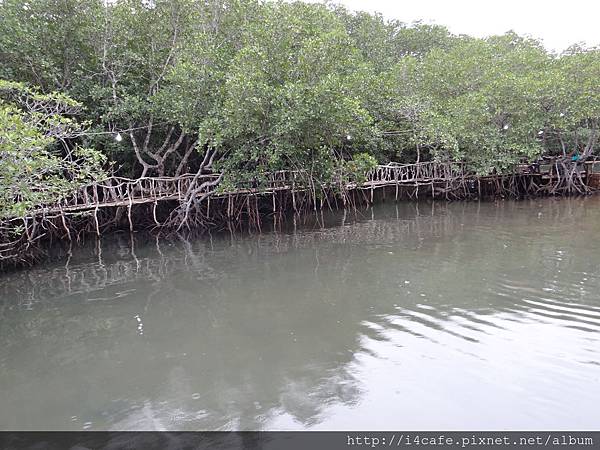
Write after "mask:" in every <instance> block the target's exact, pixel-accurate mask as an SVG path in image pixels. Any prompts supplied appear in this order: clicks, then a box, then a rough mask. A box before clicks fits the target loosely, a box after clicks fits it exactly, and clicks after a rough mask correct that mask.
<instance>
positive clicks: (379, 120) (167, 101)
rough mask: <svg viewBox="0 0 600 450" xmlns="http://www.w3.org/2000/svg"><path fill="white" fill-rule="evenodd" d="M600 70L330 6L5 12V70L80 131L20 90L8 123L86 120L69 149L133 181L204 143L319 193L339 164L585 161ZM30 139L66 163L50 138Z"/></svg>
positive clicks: (501, 39) (519, 42)
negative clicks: (297, 177) (285, 172)
mask: <svg viewBox="0 0 600 450" xmlns="http://www.w3.org/2000/svg"><path fill="white" fill-rule="evenodd" d="M599 66H600V53H599V51H598V50H596V49H586V48H581V47H572V48H571V49H569V51H567V52H565V54H563V55H560V56H557V55H552V54H549V53H548V52H546V51H545V50H544V48H543V47H542V46H541V45H540V44H539V43H538V42H537V41H535V40H532V39H525V38H522V37H519V36H517V35H516V34H514V33H508V34H506V35H504V36H495V37H491V38H488V39H475V38H470V37H466V36H454V35H452V34H450V33H449V31H448V30H447V29H446V28H444V27H441V26H437V25H427V24H423V23H415V24H412V25H407V24H404V23H401V22H398V21H388V20H385V19H384V18H383V17H382V16H381V15H372V14H368V13H353V12H349V11H348V10H346V9H344V8H342V7H339V6H331V5H329V4H325V5H324V4H307V3H302V2H284V1H277V2H276V1H264V2H263V1H259V0H208V1H207V0H153V1H146V0H115V1H110V2H104V1H102V0H85V1H84V0H27V1H25V2H23V1H17V0H3V1H1V2H0V78H4V79H7V80H12V81H19V82H26V83H29V85H35V86H39V92H37V91H29V92H28V93H27V96H30V97H31V96H36V95H38V96H39V95H42V94H41V93H48V92H60V93H61V94H62V95H63V97H60V99H59V98H58V97H57V95H58V94H51V95H52V96H53V97H52V98H48V99H46V100H44V99H41V98H39V99H38V100H39V101H41V102H42V103H44V101H46V102H47V103H52V102H54V101H58V100H60V103H62V104H68V103H69V101H70V100H67V97H66V96H68V98H73V99H76V100H77V102H79V103H78V104H77V105H82V108H80V107H79V106H75V104H73V105H71V108H76V109H77V114H78V116H77V118H78V119H79V121H75V120H74V116H73V114H72V113H71V112H70V111H68V110H64V111H59V113H58V114H56V115H54V116H53V117H51V118H50V117H46V118H45V119H44V120H45V121H46V122H44V123H37V122H35V120H36V119H35V114H34V111H27V112H25V110H24V109H23V104H22V103H19V102H18V101H17V99H16V97H13V98H12V100H11V102H10V105H9V104H8V103H7V102H8V100H5V103H4V105H5V106H3V107H4V108H5V110H4V112H3V114H4V116H3V117H4V118H3V120H4V123H5V125H4V126H6V127H8V128H10V126H9V125H8V124H9V123H12V122H18V121H19V120H21V122H22V125H19V127H20V129H21V131H22V132H23V133H25V128H27V127H30V128H31V130H30V131H31V132H33V131H35V130H37V131H38V132H39V133H40V135H41V136H42V137H43V138H44V139H45V138H46V137H45V134H44V132H43V131H40V130H43V129H44V127H50V126H51V122H52V121H58V123H57V124H55V125H57V126H59V128H60V127H62V128H65V129H69V127H71V128H70V131H71V132H72V133H75V134H77V132H75V130H77V129H78V127H80V126H81V123H85V126H86V127H87V129H88V130H89V132H88V133H82V132H79V134H78V136H77V138H76V139H75V140H74V139H73V138H70V141H69V142H71V144H70V145H74V144H73V142H77V143H78V144H80V145H81V146H85V147H91V148H95V149H96V150H98V151H101V152H102V153H103V154H105V155H107V156H108V158H109V159H110V160H111V161H113V162H114V163H115V167H118V168H119V170H120V173H121V174H123V175H128V176H136V175H140V174H141V173H144V174H149V175H150V174H161V175H163V174H164V175H169V174H170V175H174V174H177V173H180V172H181V171H195V170H197V169H198V168H199V166H200V162H201V161H202V157H203V155H204V153H205V152H206V151H207V150H211V151H212V150H215V151H216V152H217V158H216V162H215V164H214V166H213V169H215V170H223V171H225V172H226V178H225V181H224V182H225V183H230V184H236V183H239V182H245V183H250V182H251V183H253V184H260V183H261V182H262V181H264V180H265V179H266V176H267V174H268V173H269V172H272V171H275V170H281V169H303V170H305V171H307V172H308V173H309V174H310V178H311V179H312V180H317V181H318V182H320V183H326V182H331V181H335V178H336V177H337V176H338V175H339V173H340V170H342V169H343V168H346V169H349V168H353V167H354V168H355V169H356V170H357V171H358V172H357V175H356V177H360V175H358V173H359V172H360V173H362V172H364V170H363V169H365V168H366V167H367V166H368V164H367V162H369V164H370V163H371V162H372V158H374V159H375V160H377V161H379V162H387V161H400V162H414V161H423V160H428V159H440V160H443V159H459V160H464V161H466V162H467V163H468V164H469V165H470V166H471V167H473V168H474V169H476V170H478V171H479V172H481V173H486V172H489V171H492V170H496V171H500V172H501V171H507V170H510V169H511V166H512V165H513V164H514V163H515V162H517V161H519V160H521V159H525V160H532V159H535V158H536V157H537V156H539V155H541V154H562V153H568V152H570V151H572V150H574V149H578V150H579V151H580V152H581V153H583V154H585V155H589V154H592V153H594V152H596V151H597V147H598V144H597V142H598V133H599V131H598V128H599V126H600V112H599V110H598V108H599V105H600V93H599V86H600V84H599V83H598V79H600V67H599ZM7 105H8V106H10V108H12V109H10V110H9V109H6V108H8V106H7ZM23 114H26V117H25V118H23V117H21V116H22V115H23ZM68 121H71V122H70V123H69V122H68ZM12 126H15V127H16V126H17V125H14V124H13V125H12ZM19 127H18V128H19ZM11 129H12V128H11ZM32 130H33V131H32ZM107 132H108V133H107ZM117 132H121V135H122V137H123V139H122V141H116V140H114V138H113V136H114V135H116V133H117ZM111 133H112V134H111ZM83 134H85V136H84V135H83ZM25 135H27V133H25ZM38 137H39V136H38ZM28 139H29V141H28V142H29V143H28V144H26V145H25V144H24V145H25V146H26V147H27V146H29V147H35V148H41V149H43V151H45V152H48V151H50V150H49V149H51V150H52V151H59V150H60V151H61V152H63V154H64V151H65V150H64V148H63V149H60V146H59V145H57V143H56V141H57V139H55V140H54V141H53V142H52V143H50V144H48V143H44V142H42V141H40V142H37V141H36V139H37V137H35V135H31V136H30V137H29V138H28ZM58 141H60V139H58ZM61 145H62V144H61ZM136 147H137V148H136ZM57 149H59V150H57ZM52 154H53V155H55V154H54V153H52ZM359 154H368V155H370V157H371V159H366V156H358V155H359ZM36 155H37V154H36ZM38 156H39V159H40V161H44V164H50V162H49V160H48V159H47V157H46V156H44V154H39V155H38ZM38 156H36V157H38ZM352 170H354V169H352ZM352 170H350V171H351V172H352ZM10 195H12V194H10ZM10 195H8V197H7V198H9V197H10Z"/></svg>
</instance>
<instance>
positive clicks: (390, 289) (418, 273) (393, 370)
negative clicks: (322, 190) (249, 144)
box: [0, 198, 600, 430]
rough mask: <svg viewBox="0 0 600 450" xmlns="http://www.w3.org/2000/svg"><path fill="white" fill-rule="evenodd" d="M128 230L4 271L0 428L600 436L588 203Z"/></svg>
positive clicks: (593, 225)
mask: <svg viewBox="0 0 600 450" xmlns="http://www.w3.org/2000/svg"><path fill="white" fill-rule="evenodd" d="M323 220H324V222H323V223H322V224H319V223H318V222H317V221H315V220H313V221H312V224H308V225H304V226H300V225H298V226H297V228H296V230H294V229H293V228H292V227H290V229H289V230H287V231H281V232H270V233H265V234H262V235H260V236H247V235H246V236H237V237H231V236H228V235H226V236H218V237H214V236H213V238H212V239H208V238H206V239H199V240H195V241H192V242H186V241H170V242H165V241H160V242H155V241H154V240H146V241H145V242H144V238H143V237H141V236H140V237H138V238H136V245H135V248H134V249H133V251H132V249H131V247H130V242H129V236H125V235H123V236H115V237H112V238H111V239H104V241H103V242H102V245H101V247H100V252H98V248H97V247H96V246H95V245H91V246H90V247H89V248H84V249H80V250H79V251H76V252H75V254H74V255H73V257H72V258H71V259H70V261H69V262H68V264H66V265H65V263H64V261H63V262H62V263H60V264H46V265H42V266H38V267H36V268H34V269H32V270H29V271H22V272H19V273H15V274H9V275H4V276H2V277H1V278H0V296H1V297H0V298H1V300H0V343H1V345H0V429H21V430H27V429H44V430H57V429H60V430H65V429H69V430H70V429H74V430H80V429H90V430H102V429H112V430H122V429H140V430H141V429H144V430H151V429H159V430H163V429H166V430H217V429H219V430H222V429H226V430H228V429H236V430H238V429H244V430H257V429H457V428H458V429H503V428H516V429H543V428H546V429H557V428H559V429H597V428H598V423H599V422H598V420H599V417H600V416H599V415H598V411H599V405H600V198H587V199H564V200H539V201H527V202H502V203H497V204H494V203H482V204H477V203H453V204H444V203H435V204H432V203H420V204H418V205H417V204H414V203H403V204H399V205H397V206H396V205H393V204H392V205H390V204H388V205H380V206H377V207H375V208H374V209H373V210H367V211H365V212H363V215H362V216H361V217H358V218H356V217H354V216H352V215H351V214H346V216H345V217H344V215H343V213H331V214H329V215H326V216H325V217H324V218H323Z"/></svg>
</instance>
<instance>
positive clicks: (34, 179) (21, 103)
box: [0, 80, 105, 217]
mask: <svg viewBox="0 0 600 450" xmlns="http://www.w3.org/2000/svg"><path fill="white" fill-rule="evenodd" d="M78 108H79V104H78V103H77V102H75V101H74V100H72V99H70V98H68V97H66V96H65V95H64V94H41V93H39V92H37V91H34V90H32V89H30V88H27V87H26V86H24V85H22V84H19V83H15V82H7V81H3V80H0V217H22V216H24V215H26V214H27V213H28V212H29V211H30V210H31V209H33V208H35V207H36V206H38V205H41V204H47V203H52V202H54V201H56V200H58V199H59V198H60V197H61V196H62V195H64V194H65V193H67V192H69V191H70V190H73V189H74V188H76V187H77V186H79V185H81V184H85V183H88V182H89V181H91V180H94V179H96V178H97V177H99V176H102V174H103V172H102V170H101V167H102V165H103V164H104V162H105V158H104V157H103V156H102V155H101V154H100V153H99V152H97V151H95V150H92V149H89V148H85V147H81V146H79V145H78V144H76V143H69V142H68V141H69V140H71V139H74V138H76V137H77V136H78V135H79V134H80V133H81V132H82V125H81V124H80V123H78V122H77V121H76V120H75V119H73V118H72V117H71V115H72V114H74V113H75V112H76V111H77V110H78Z"/></svg>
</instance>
